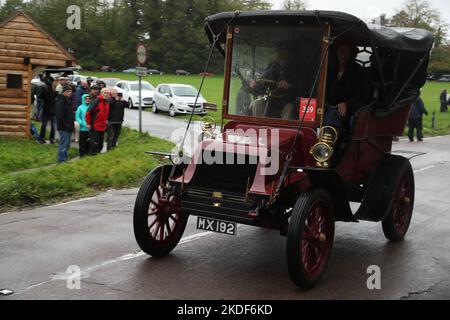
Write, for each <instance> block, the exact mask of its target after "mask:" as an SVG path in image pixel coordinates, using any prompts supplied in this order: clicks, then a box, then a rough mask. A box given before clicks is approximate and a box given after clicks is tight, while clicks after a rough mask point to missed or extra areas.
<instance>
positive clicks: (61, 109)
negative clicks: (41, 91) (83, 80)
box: [55, 95, 75, 132]
mask: <svg viewBox="0 0 450 320" xmlns="http://www.w3.org/2000/svg"><path fill="white" fill-rule="evenodd" d="M55 110H56V124H57V126H58V130H59V131H69V132H72V131H74V128H75V125H74V121H75V116H74V114H73V111H72V99H71V98H66V97H65V96H63V95H58V96H57V97H56V103H55Z"/></svg>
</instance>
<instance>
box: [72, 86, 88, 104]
mask: <svg viewBox="0 0 450 320" xmlns="http://www.w3.org/2000/svg"><path fill="white" fill-rule="evenodd" d="M88 93H89V92H88V89H86V88H84V87H83V86H82V85H81V84H80V85H79V86H78V87H77V89H76V91H75V104H76V106H77V108H78V106H81V105H82V104H83V99H82V97H83V96H84V95H85V94H88Z"/></svg>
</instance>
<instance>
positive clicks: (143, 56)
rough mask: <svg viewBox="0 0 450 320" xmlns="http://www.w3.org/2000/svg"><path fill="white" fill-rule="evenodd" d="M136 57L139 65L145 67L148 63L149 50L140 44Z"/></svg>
mask: <svg viewBox="0 0 450 320" xmlns="http://www.w3.org/2000/svg"><path fill="white" fill-rule="evenodd" d="M136 57H137V62H138V64H139V65H144V64H145V63H146V62H147V48H146V47H145V46H144V44H142V43H139V44H138V45H137V48H136Z"/></svg>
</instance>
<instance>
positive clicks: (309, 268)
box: [287, 189, 335, 289]
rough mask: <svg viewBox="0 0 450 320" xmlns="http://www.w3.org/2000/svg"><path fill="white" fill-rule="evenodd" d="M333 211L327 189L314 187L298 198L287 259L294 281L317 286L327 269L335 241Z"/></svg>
mask: <svg viewBox="0 0 450 320" xmlns="http://www.w3.org/2000/svg"><path fill="white" fill-rule="evenodd" d="M334 222H335V221H334V212H333V205H332V202H331V199H330V197H329V195H328V193H327V192H326V191H324V190H322V189H315V190H313V191H311V192H310V193H308V194H304V195H301V196H300V198H299V199H298V201H297V203H296V205H295V207H294V210H293V213H292V217H291V222H290V223H289V230H288V238H287V261H288V270H289V275H290V276H291V279H292V281H293V282H294V283H295V284H297V285H298V286H300V287H301V288H303V289H310V288H312V287H314V286H315V285H316V284H317V283H318V282H319V281H320V279H321V278H322V276H323V274H324V273H325V270H326V267H327V265H328V261H329V258H330V254H331V248H332V246H333V241H334V224H335V223H334Z"/></svg>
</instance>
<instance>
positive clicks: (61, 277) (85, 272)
mask: <svg viewBox="0 0 450 320" xmlns="http://www.w3.org/2000/svg"><path fill="white" fill-rule="evenodd" d="M211 234H213V232H210V231H208V232H202V233H196V234H193V235H190V236H187V237H184V238H182V239H181V240H180V242H179V245H183V244H186V243H190V242H193V241H197V240H200V239H203V238H205V237H207V236H209V235H211ZM146 255H147V254H146V253H145V252H143V251H136V252H133V253H130V254H126V255H123V256H120V257H118V258H116V259H112V260H107V261H105V262H102V263H100V264H97V265H95V266H92V267H88V268H86V269H84V270H82V272H81V273H82V274H83V277H82V279H85V278H89V276H90V273H92V272H94V271H96V270H98V269H100V268H103V267H105V266H108V265H111V264H114V263H117V262H122V261H129V260H133V259H136V258H139V257H142V256H146ZM149 258H151V256H149ZM64 274H65V272H59V273H56V274H54V275H53V276H51V278H50V279H48V280H46V281H42V282H39V283H36V284H33V285H31V286H29V287H27V288H25V290H24V291H27V290H30V289H33V288H36V287H40V286H42V285H44V284H47V283H50V282H53V281H58V280H65V277H64Z"/></svg>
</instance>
